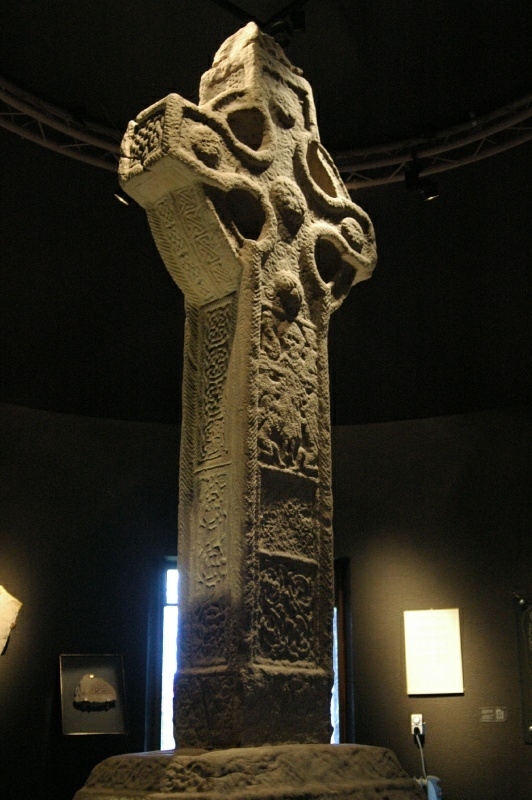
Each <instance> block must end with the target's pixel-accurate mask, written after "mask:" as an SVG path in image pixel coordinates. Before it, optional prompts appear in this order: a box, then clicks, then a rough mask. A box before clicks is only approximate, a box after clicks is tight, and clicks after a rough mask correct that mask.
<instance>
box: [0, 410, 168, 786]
mask: <svg viewBox="0 0 532 800" xmlns="http://www.w3.org/2000/svg"><path fill="white" fill-rule="evenodd" d="M0 432H1V433H0V440H1V441H2V448H1V451H0V474H1V475H2V481H1V486H0V519H1V523H0V525H1V531H0V584H2V585H3V586H4V587H5V588H6V589H7V590H8V591H9V592H10V593H11V594H13V595H14V596H15V597H17V598H18V599H19V600H21V602H22V603H23V604H24V605H23V607H22V609H21V611H20V613H19V617H18V620H17V624H16V627H15V628H14V630H13V632H12V634H11V637H10V640H9V642H8V645H7V650H6V651H5V653H4V655H2V656H0V797H1V798H2V800H22V798H28V799H29V798H33V800H71V798H72V796H73V794H74V792H75V791H76V790H77V789H79V788H80V787H81V786H82V785H83V783H84V782H85V780H86V778H87V775H88V773H89V771H90V769H91V768H92V766H94V765H95V764H96V763H98V762H99V761H101V760H102V759H103V758H106V757H107V756H109V755H113V754H115V753H120V752H138V751H141V750H144V749H145V748H144V712H145V684H146V654H147V632H148V610H149V607H150V602H151V601H152V600H154V599H155V596H156V591H157V590H156V586H157V578H156V575H157V570H158V569H159V568H160V565H161V563H162V562H163V560H164V558H165V556H167V555H171V554H172V553H174V554H175V550H176V516H177V470H178V448H179V442H178V429H177V427H176V426H164V425H154V424H151V425H143V424H140V423H127V422H117V421H104V420H97V419H91V418H88V417H87V418H86V417H75V416H69V415H61V414H50V413H46V412H42V411H32V410H29V409H25V408H21V407H17V406H9V405H1V406H0ZM60 653H91V654H97V653H119V654H121V655H122V656H123V661H124V673H125V682H126V702H127V707H128V720H129V733H128V735H126V736H122V735H103V736H63V735H62V732H61V714H60V696H59V654H60Z"/></svg>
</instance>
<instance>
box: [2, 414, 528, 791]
mask: <svg viewBox="0 0 532 800" xmlns="http://www.w3.org/2000/svg"><path fill="white" fill-rule="evenodd" d="M531 428H532V424H531V421H530V419H529V417H527V416H526V415H525V414H524V413H522V412H518V411H513V412H510V411H509V412H502V411H501V412H484V413H477V414H468V415H458V416H448V417H438V418H432V419H422V420H415V421H402V422H390V423H380V424H369V425H359V426H341V427H336V428H335V429H334V437H333V454H334V490H335V530H336V545H335V549H336V555H337V556H340V557H349V558H350V560H351V575H352V587H351V599H352V638H353V645H354V652H353V656H352V662H353V667H354V673H353V680H354V691H355V730H356V740H357V742H359V743H362V744H372V745H382V746H388V747H391V748H392V749H393V750H394V751H395V752H396V753H397V755H398V757H399V759H400V760H401V762H402V764H403V766H404V767H405V769H406V770H407V772H408V773H409V774H411V775H419V774H420V772H421V769H420V762H419V756H418V753H417V750H416V748H415V746H414V744H413V742H412V737H411V736H410V733H409V720H410V714H411V713H412V712H414V711H420V712H422V713H423V714H424V715H425V719H426V723H427V736H426V747H425V752H426V758H427V766H428V769H429V772H432V773H434V774H437V775H439V776H440V777H441V780H442V786H443V788H444V792H445V795H444V796H445V798H446V800H477V798H478V799H480V798H482V800H528V798H529V797H530V785H532V774H531V761H532V748H531V747H530V746H529V745H528V746H527V745H525V744H524V743H523V733H522V720H521V706H520V695H519V691H520V684H519V673H518V663H517V641H516V630H515V619H514V607H513V601H512V592H513V590H514V589H519V590H521V591H522V592H523V593H524V594H527V596H530V595H531V594H532V575H531V573H530V563H531V552H530V548H531V540H530V536H529V533H528V532H527V529H526V528H525V514H526V511H527V509H526V501H527V484H526V477H527V467H529V465H528V464H527V457H528V456H529V452H528V447H527V439H528V440H529V438H530V433H531ZM0 435H1V440H2V442H3V447H2V451H1V463H0V470H1V474H2V485H1V488H0V520H1V536H0V583H1V584H2V585H4V586H5V587H6V589H7V590H8V591H9V592H11V593H12V594H14V595H15V596H16V597H18V598H19V599H20V600H21V601H22V602H23V603H24V606H23V608H22V610H21V612H20V615H19V619H18V621H17V625H16V627H15V629H14V630H13V633H12V635H11V638H10V641H9V643H8V647H7V650H6V652H5V653H4V655H2V656H1V657H0V709H1V714H0V753H1V776H0V796H1V797H2V800H18V799H19V798H26V797H28V798H29V797H31V798H32V800H71V797H72V795H73V793H74V791H75V790H76V789H77V788H79V787H80V786H81V785H82V784H83V783H84V781H85V779H86V777H87V775H88V772H89V771H90V769H91V768H92V766H94V764H96V763H97V762H99V761H100V760H102V759H103V758H105V757H107V756H109V755H112V754H114V753H118V752H133V751H139V750H142V749H144V709H145V680H146V650H147V629H148V608H149V605H150V598H151V597H153V591H154V584H155V583H156V577H155V576H156V572H157V569H158V567H159V565H160V563H161V561H162V559H164V557H165V556H166V555H168V554H170V553H172V552H173V551H174V548H175V531H176V508H177V471H178V446H179V442H178V439H179V436H178V428H177V426H172V425H160V424H144V423H133V422H119V421H111V420H98V419H94V418H88V417H76V416H71V415H63V414H54V413H47V412H43V411H35V410H30V409H27V408H22V407H18V406H13V405H0ZM528 474H529V470H528ZM430 607H435V608H442V607H458V608H459V609H460V614H461V633H462V651H463V660H464V681H465V693H464V695H463V696H462V695H461V696H453V697H421V698H409V697H408V696H407V695H406V685H405V669H404V653H403V645H402V636H403V633H402V612H403V610H412V609H423V608H430ZM105 652H114V653H121V654H122V655H123V658H124V669H125V678H126V695H127V703H128V716H129V734H128V735H127V736H63V735H62V733H61V719H60V706H59V699H60V698H59V674H58V656H59V654H60V653H105ZM495 705H497V706H505V707H506V708H507V711H508V719H507V721H506V722H505V723H503V724H498V725H494V724H492V725H490V724H485V723H481V722H480V708H481V707H482V706H495Z"/></svg>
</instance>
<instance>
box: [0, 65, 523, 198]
mask: <svg viewBox="0 0 532 800" xmlns="http://www.w3.org/2000/svg"><path fill="white" fill-rule="evenodd" d="M531 117H532V94H529V95H525V97H522V98H520V99H519V100H516V101H515V102H513V103H509V104H508V105H506V106H504V107H502V108H499V109H496V110H495V111H492V112H491V113H489V114H486V115H484V116H482V117H477V116H475V115H471V116H470V117H469V119H468V120H467V121H466V122H462V123H460V124H458V125H455V126H453V127H450V128H446V129H444V130H442V131H439V132H437V133H434V134H433V135H431V136H426V137H417V138H410V139H404V140H402V141H398V142H392V143H389V144H383V145H377V146H374V147H366V148H361V149H360V148H359V149H353V150H347V151H342V152H337V153H334V154H333V155H334V159H335V162H336V164H337V166H338V169H339V171H340V174H341V176H342V178H343V180H344V182H345V185H346V187H347V189H350V190H353V189H360V188H371V187H373V186H382V185H384V184H388V183H399V182H400V181H403V180H404V174H405V167H406V166H407V165H408V164H409V163H410V162H412V161H414V160H415V161H416V163H418V164H419V165H420V170H419V176H420V177H423V176H428V175H434V174H436V173H438V172H445V171H447V170H451V169H457V168H458V167H461V166H464V165H465V164H471V163H473V162H475V161H480V160H482V159H484V158H490V157H491V156H494V155H496V154H497V153H502V152H504V151H506V150H510V149H511V148H513V147H517V146H519V145H522V144H524V143H525V142H528V141H530V140H531V139H532V121H531ZM0 127H2V128H5V129H6V130H8V131H10V132H11V133H15V134H17V135H18V136H22V137H23V138H25V139H28V140H29V141H31V142H34V143H36V144H39V145H42V146H43V147H47V148H48V149H50V150H53V151H55V152H56V153H60V154H61V155H64V156H68V157H69V158H74V159H77V160H78V161H83V162H85V163H87V164H90V165H92V166H96V167H100V168H101V169H106V170H109V171H111V172H116V170H117V164H118V158H119V155H120V139H121V135H120V133H119V132H117V131H114V130H112V129H110V128H106V127H104V126H102V125H99V124H98V123H95V122H89V121H87V120H83V119H79V118H78V117H76V116H75V115H74V114H71V113H70V112H68V111H65V110H64V109H61V108H58V107H57V106H54V105H51V104H50V103H47V102H45V101H43V100H40V99H39V98H37V97H34V96H33V95H31V94H29V93H28V92H25V91H22V90H21V89H19V88H17V87H16V86H14V85H13V84H11V83H9V82H8V81H6V80H4V79H3V78H0Z"/></svg>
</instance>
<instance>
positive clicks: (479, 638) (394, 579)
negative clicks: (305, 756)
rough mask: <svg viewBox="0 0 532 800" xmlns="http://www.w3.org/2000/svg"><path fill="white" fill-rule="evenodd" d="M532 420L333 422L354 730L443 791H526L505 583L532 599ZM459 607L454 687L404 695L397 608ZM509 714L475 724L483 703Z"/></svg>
mask: <svg viewBox="0 0 532 800" xmlns="http://www.w3.org/2000/svg"><path fill="white" fill-rule="evenodd" d="M531 422H532V421H531V419H530V417H529V416H528V415H526V414H525V413H519V412H513V413H512V412H503V411H501V412H485V413H479V414H470V415H457V416H448V417H438V418H433V419H423V420H414V421H403V422H393V423H383V424H375V425H359V426H351V427H340V428H336V429H335V439H334V443H335V448H334V451H333V453H334V457H335V461H334V474H335V477H336V480H335V486H334V489H335V536H336V538H335V551H336V556H337V557H349V558H350V565H351V604H352V638H353V683H354V708H355V738H356V741H357V742H361V743H364V744H370V745H384V746H387V747H390V748H391V749H392V750H393V751H394V752H395V753H396V755H397V756H398V758H399V760H400V761H401V763H402V765H403V767H404V768H405V769H406V770H407V772H408V773H409V774H410V775H415V776H419V775H420V774H421V762H420V756H419V752H418V750H417V748H416V746H415V744H414V740H413V737H412V736H411V734H410V714H412V713H422V714H423V715H424V719H425V723H426V739H425V748H424V749H425V758H426V762H427V771H428V772H429V774H433V775H438V776H439V777H440V778H441V786H442V789H443V796H444V798H445V800H477V798H478V800H480V798H482V800H529V798H530V796H531V787H532V748H531V746H530V745H529V744H525V740H524V732H523V722H524V720H523V717H522V710H521V695H520V677H519V663H518V654H517V652H518V651H517V633H516V631H517V626H516V616H515V605H516V601H515V599H514V598H513V596H512V595H513V592H514V591H515V590H517V591H521V592H522V593H523V594H524V595H525V596H526V597H530V596H532V570H531V565H532V538H531V536H530V523H529V520H530V491H529V487H530V466H531V464H530V455H531V454H530V437H531V434H532V424H531ZM430 608H459V610H460V627H461V643H462V660H463V675H464V689H465V691H464V694H463V695H454V696H450V695H449V696H422V697H415V696H412V697H409V696H407V694H406V669H405V654H404V650H405V648H404V633H403V611H408V610H421V609H430ZM494 706H496V707H499V706H500V707H504V708H506V710H507V720H506V721H505V722H503V723H500V724H493V723H492V724H489V723H485V722H481V721H480V709H481V708H482V707H494Z"/></svg>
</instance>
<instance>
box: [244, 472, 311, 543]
mask: <svg viewBox="0 0 532 800" xmlns="http://www.w3.org/2000/svg"><path fill="white" fill-rule="evenodd" d="M319 533H320V529H319V524H318V520H317V498H316V483H315V482H314V481H310V480H308V479H305V478H300V477H296V476H293V475H287V474H286V473H284V472H278V471H277V470H273V469H262V470H261V503H260V515H259V521H258V534H259V536H258V543H259V547H260V548H261V550H266V551H267V550H269V551H270V552H284V553H291V554H293V555H295V556H305V557H307V558H317V555H318V541H319Z"/></svg>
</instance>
